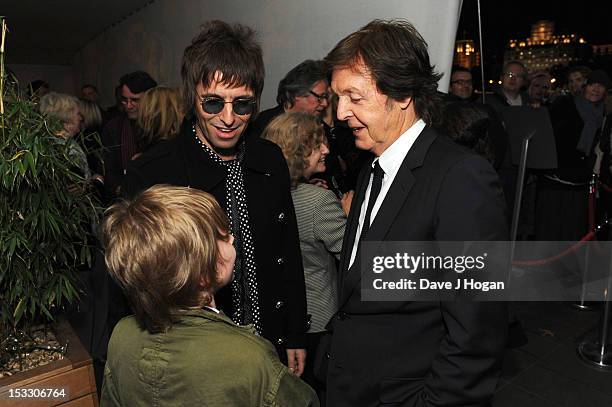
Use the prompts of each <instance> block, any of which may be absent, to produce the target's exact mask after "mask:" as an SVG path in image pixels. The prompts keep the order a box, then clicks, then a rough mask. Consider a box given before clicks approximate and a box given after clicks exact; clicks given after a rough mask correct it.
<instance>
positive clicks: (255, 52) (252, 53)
mask: <svg viewBox="0 0 612 407" xmlns="http://www.w3.org/2000/svg"><path fill="white" fill-rule="evenodd" d="M217 72H221V74H222V75H223V82H224V83H225V84H226V85H227V86H229V87H237V86H245V87H247V88H248V89H250V90H252V91H253V93H254V94H255V101H256V109H255V112H254V114H255V113H257V110H258V109H259V98H260V96H261V92H262V90H263V86H264V76H265V71H264V63H263V57H262V52H261V47H260V46H259V44H258V43H257V42H256V40H255V31H253V30H252V29H251V28H249V27H247V26H244V25H242V24H234V25H230V24H228V23H226V22H223V21H219V20H213V21H209V22H207V23H205V24H204V25H203V26H202V28H201V31H200V34H198V35H197V36H196V37H195V38H194V39H193V40H192V41H191V45H190V46H188V47H187V48H185V52H184V53H183V62H182V66H181V77H182V78H183V103H184V110H185V113H186V114H187V115H188V116H192V115H193V112H194V110H193V107H194V103H195V100H196V96H197V93H196V86H197V85H198V84H199V83H201V84H202V85H203V86H205V87H208V86H210V84H211V83H212V82H213V80H214V78H215V74H216V73H217Z"/></svg>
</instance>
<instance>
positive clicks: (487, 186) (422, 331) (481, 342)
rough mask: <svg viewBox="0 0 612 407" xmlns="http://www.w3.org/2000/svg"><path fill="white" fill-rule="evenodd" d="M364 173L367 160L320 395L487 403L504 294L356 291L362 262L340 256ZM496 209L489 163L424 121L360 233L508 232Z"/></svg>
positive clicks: (476, 235)
mask: <svg viewBox="0 0 612 407" xmlns="http://www.w3.org/2000/svg"><path fill="white" fill-rule="evenodd" d="M369 178H370V171H369V167H368V166H366V167H365V168H364V170H362V172H361V174H360V176H359V179H358V181H357V190H356V193H355V198H354V199H353V203H352V207H351V211H350V214H349V218H348V221H347V226H346V232H345V235H344V243H343V247H342V260H341V268H340V273H341V274H340V281H339V284H340V302H339V312H338V314H337V317H336V318H335V320H334V321H333V322H332V323H331V324H330V325H331V327H332V328H333V336H332V341H331V348H330V352H329V356H330V357H329V367H328V375H327V379H328V382H327V390H328V398H327V404H328V405H330V406H336V407H342V406H363V407H366V406H368V407H369V406H378V405H381V404H384V403H389V405H397V406H400V405H401V406H430V405H431V406H433V405H436V406H438V405H440V406H442V405H444V406H459V405H461V406H480V405H484V404H486V403H487V402H489V401H490V399H491V397H492V395H493V392H494V390H495V386H496V383H497V379H498V377H499V374H500V372H501V361H502V356H503V351H504V349H505V345H506V338H507V328H508V317H507V310H506V306H505V304H502V303H493V302H488V303H484V302H470V301H465V302H444V301H439V302H393V301H389V302H378V301H362V299H361V289H360V287H361V284H360V281H361V271H360V263H361V262H360V261H359V260H358V259H357V260H355V262H354V263H353V265H352V267H351V268H350V269H348V263H349V259H350V254H351V250H352V247H353V242H354V239H355V233H356V230H357V227H358V222H359V211H360V207H361V203H362V202H363V200H364V196H365V191H366V188H367V186H368V183H369ZM504 211H505V204H504V199H503V196H502V192H501V187H500V185H499V181H498V178H497V175H496V173H495V171H494V170H493V168H492V167H491V165H490V164H489V163H488V162H486V160H485V159H483V158H482V157H480V156H476V155H474V154H473V153H471V152H468V151H467V150H465V149H464V148H462V147H461V146H458V145H456V144H454V142H452V141H451V140H450V139H448V138H446V137H441V136H439V135H438V134H437V133H436V132H435V131H433V130H432V129H430V128H428V127H426V128H425V129H424V130H423V132H422V133H421V134H420V135H419V137H418V138H417V140H416V141H415V143H414V145H413V146H412V147H411V149H410V151H409V152H408V154H407V156H406V157H405V158H404V161H403V163H402V165H401V167H400V168H399V170H398V173H397V175H396V177H395V179H394V181H393V184H392V185H391V188H390V189H389V192H388V193H387V195H386V196H385V199H384V201H383V203H382V205H381V207H380V210H379V211H378V213H377V215H376V217H375V218H374V221H373V222H372V225H371V226H370V229H369V231H368V232H367V234H366V236H365V238H364V239H365V240H368V241H433V240H437V241H458V240H462V241H486V240H507V239H508V231H507V227H506V221H505V216H504ZM385 405H386V404H385Z"/></svg>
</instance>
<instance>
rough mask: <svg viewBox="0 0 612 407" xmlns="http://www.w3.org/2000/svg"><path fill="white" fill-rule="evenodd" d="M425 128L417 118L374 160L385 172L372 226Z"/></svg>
mask: <svg viewBox="0 0 612 407" xmlns="http://www.w3.org/2000/svg"><path fill="white" fill-rule="evenodd" d="M424 128H425V122H424V121H423V120H421V119H419V120H417V121H416V122H415V123H414V124H413V125H412V126H410V128H409V129H408V130H406V131H405V132H404V133H403V134H402V135H401V136H399V138H398V139H397V140H395V141H394V142H393V144H391V145H390V146H389V147H387V149H386V150H385V151H383V153H382V154H381V155H380V157H377V158H376V159H375V160H374V161H373V162H372V167H374V163H376V161H378V162H379V163H380V167H381V168H382V170H383V171H384V172H385V175H384V176H383V180H382V187H381V189H380V193H379V194H378V197H377V198H376V202H374V206H373V207H372V214H371V215H370V226H371V225H372V223H373V222H374V219H376V214H377V213H378V210H379V209H380V207H381V205H382V203H383V201H384V200H385V196H387V193H388V192H389V188H391V185H392V184H393V180H394V179H395V176H396V175H397V171H398V170H399V168H400V166H401V165H402V163H403V162H404V158H406V155H407V154H408V151H410V148H411V147H412V145H413V144H414V142H415V141H416V139H417V137H419V134H421V132H422V131H423V129H424ZM372 178H373V176H372V175H371V174H370V181H369V183H368V189H367V190H366V193H365V198H364V199H363V202H362V203H361V208H360V210H359V225H358V226H357V234H356V235H355V236H356V237H355V241H354V242H353V250H352V252H351V261H350V262H349V268H351V266H352V265H353V262H354V261H355V256H356V255H357V247H358V246H359V236H360V235H361V229H362V228H363V221H364V218H365V214H366V210H367V208H368V201H369V199H370V190H371V189H372Z"/></svg>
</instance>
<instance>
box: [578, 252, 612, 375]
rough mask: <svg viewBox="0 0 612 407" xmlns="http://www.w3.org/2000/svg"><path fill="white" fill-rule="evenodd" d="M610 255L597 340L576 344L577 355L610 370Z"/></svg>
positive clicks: (611, 347) (611, 265)
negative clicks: (599, 334)
mask: <svg viewBox="0 0 612 407" xmlns="http://www.w3.org/2000/svg"><path fill="white" fill-rule="evenodd" d="M611 295H612V255H611V256H610V265H609V274H608V287H607V288H606V292H605V306H604V310H603V322H602V327H601V336H600V338H599V341H597V342H593V341H588V340H585V341H583V342H582V343H581V344H580V345H578V355H579V356H580V358H581V359H582V360H584V361H585V362H587V363H588V364H590V365H592V366H596V367H598V368H599V369H605V370H612V346H611V344H610V343H608V340H609V334H610V315H611V313H612V298H610V297H611Z"/></svg>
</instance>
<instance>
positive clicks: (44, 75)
mask: <svg viewBox="0 0 612 407" xmlns="http://www.w3.org/2000/svg"><path fill="white" fill-rule="evenodd" d="M7 67H8V68H9V69H10V70H11V71H13V73H14V74H15V75H16V76H17V79H18V80H19V87H20V88H22V89H26V88H27V86H28V83H30V82H31V81H33V80H36V79H42V80H44V81H47V82H48V83H49V86H50V88H51V90H52V91H54V92H60V93H68V94H70V95H75V96H79V95H78V94H77V93H76V92H80V86H78V87H77V86H75V82H74V76H73V72H72V66H70V65H24V64H10V65H7Z"/></svg>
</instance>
